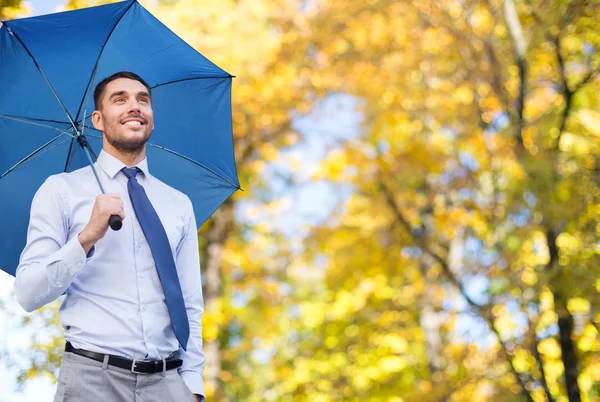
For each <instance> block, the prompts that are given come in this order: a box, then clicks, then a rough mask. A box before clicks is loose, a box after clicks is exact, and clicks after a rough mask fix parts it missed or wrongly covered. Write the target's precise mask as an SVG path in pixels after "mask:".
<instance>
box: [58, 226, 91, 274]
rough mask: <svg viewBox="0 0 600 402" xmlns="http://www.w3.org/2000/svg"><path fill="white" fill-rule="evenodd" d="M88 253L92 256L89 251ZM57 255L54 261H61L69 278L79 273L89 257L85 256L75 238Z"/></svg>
mask: <svg viewBox="0 0 600 402" xmlns="http://www.w3.org/2000/svg"><path fill="white" fill-rule="evenodd" d="M90 253H91V254H93V253H92V252H91V250H90ZM57 254H58V255H57V256H56V259H55V260H56V261H62V262H63V264H64V266H65V267H66V268H67V270H68V271H69V274H70V275H71V276H74V275H75V274H77V273H78V272H79V271H81V269H82V268H83V266H84V265H85V263H86V261H87V258H89V257H91V255H88V256H89V257H88V256H86V255H85V250H84V249H83V247H82V246H81V243H79V239H78V238H77V236H76V237H74V238H73V239H71V240H69V241H68V242H67V243H66V244H65V245H64V246H63V247H62V248H61V249H60V252H59V253H57Z"/></svg>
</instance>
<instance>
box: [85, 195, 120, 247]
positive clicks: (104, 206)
mask: <svg viewBox="0 0 600 402" xmlns="http://www.w3.org/2000/svg"><path fill="white" fill-rule="evenodd" d="M124 210H125V207H124V205H123V201H122V200H121V196H120V195H119V194H102V195H99V196H98V197H96V202H95V203H94V208H93V209H92V216H91V218H90V221H89V222H88V224H87V225H86V226H85V228H84V229H83V230H82V231H81V233H79V237H78V238H79V242H80V243H81V246H82V247H83V249H84V250H85V253H86V254H87V253H89V251H90V249H91V248H92V247H93V246H94V244H96V242H97V241H98V240H100V239H101V238H103V237H104V236H105V235H106V232H107V231H108V219H109V218H110V216H111V215H119V216H120V217H121V219H123V220H124V219H125V212H124Z"/></svg>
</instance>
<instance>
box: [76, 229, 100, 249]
mask: <svg viewBox="0 0 600 402" xmlns="http://www.w3.org/2000/svg"><path fill="white" fill-rule="evenodd" d="M77 239H78V240H79V243H80V244H81V247H83V250H84V251H85V254H86V255H87V254H88V253H89V252H90V250H91V249H92V247H94V244H96V242H97V241H98V239H96V238H95V237H94V236H92V235H90V233H89V232H88V231H86V229H83V231H82V232H81V233H79V235H78V236H77Z"/></svg>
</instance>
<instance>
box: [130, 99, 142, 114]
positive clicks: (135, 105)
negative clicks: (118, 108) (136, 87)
mask: <svg viewBox="0 0 600 402" xmlns="http://www.w3.org/2000/svg"><path fill="white" fill-rule="evenodd" d="M129 108H130V111H129V112H130V113H133V112H135V113H140V112H141V109H140V104H139V103H138V101H137V100H133V101H131V102H130V106H129Z"/></svg>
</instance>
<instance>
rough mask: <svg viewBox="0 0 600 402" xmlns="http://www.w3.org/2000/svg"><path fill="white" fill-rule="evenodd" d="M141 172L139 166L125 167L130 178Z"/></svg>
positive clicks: (124, 169) (125, 171)
mask: <svg viewBox="0 0 600 402" xmlns="http://www.w3.org/2000/svg"><path fill="white" fill-rule="evenodd" d="M139 172H140V169H139V168H138V167H125V168H123V173H124V174H125V176H127V178H128V179H131V178H132V177H135V176H136V175H137V174H138V173H139Z"/></svg>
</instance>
